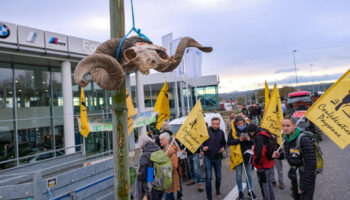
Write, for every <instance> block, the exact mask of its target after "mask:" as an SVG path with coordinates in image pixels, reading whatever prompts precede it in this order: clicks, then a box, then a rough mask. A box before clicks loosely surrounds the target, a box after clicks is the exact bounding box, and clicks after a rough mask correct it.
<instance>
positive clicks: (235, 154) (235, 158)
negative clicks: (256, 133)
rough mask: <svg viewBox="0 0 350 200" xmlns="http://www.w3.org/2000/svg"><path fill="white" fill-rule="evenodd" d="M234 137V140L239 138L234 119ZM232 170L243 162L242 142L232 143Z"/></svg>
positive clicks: (232, 125)
mask: <svg viewBox="0 0 350 200" xmlns="http://www.w3.org/2000/svg"><path fill="white" fill-rule="evenodd" d="M231 127H232V137H233V139H234V140H236V139H238V137H237V133H236V129H235V126H234V124H233V120H231ZM230 149H231V151H230V171H232V170H233V169H234V168H235V167H236V166H237V165H239V164H241V163H242V162H243V156H242V150H241V144H238V145H230Z"/></svg>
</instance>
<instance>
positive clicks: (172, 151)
mask: <svg viewBox="0 0 350 200" xmlns="http://www.w3.org/2000/svg"><path fill="white" fill-rule="evenodd" d="M163 150H164V151H167V149H166V148H165V147H164V148H163ZM167 154H168V156H169V158H170V160H171V164H172V167H173V169H172V176H173V185H172V187H170V188H169V189H167V190H166V191H165V192H166V193H171V192H177V191H179V190H180V177H179V173H178V170H177V168H178V164H179V160H178V157H177V147H176V145H174V144H172V145H171V146H170V147H169V150H168V153H167Z"/></svg>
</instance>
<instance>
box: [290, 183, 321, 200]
mask: <svg viewBox="0 0 350 200" xmlns="http://www.w3.org/2000/svg"><path fill="white" fill-rule="evenodd" d="M291 182H292V191H293V198H294V200H312V199H313V196H314V192H315V183H316V179H314V180H313V181H312V183H311V185H310V189H309V190H307V191H304V192H303V193H302V194H299V193H298V189H299V187H298V181H297V180H291Z"/></svg>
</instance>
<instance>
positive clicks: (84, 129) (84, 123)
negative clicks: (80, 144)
mask: <svg viewBox="0 0 350 200" xmlns="http://www.w3.org/2000/svg"><path fill="white" fill-rule="evenodd" d="M80 118H81V124H80V134H81V135H82V136H84V137H87V136H88V135H89V133H90V128H89V122H88V117H87V112H86V104H85V95H84V88H81V92H80Z"/></svg>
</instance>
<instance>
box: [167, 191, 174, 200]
mask: <svg viewBox="0 0 350 200" xmlns="http://www.w3.org/2000/svg"><path fill="white" fill-rule="evenodd" d="M164 200H175V195H174V192H171V193H166V192H165V193H164Z"/></svg>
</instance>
